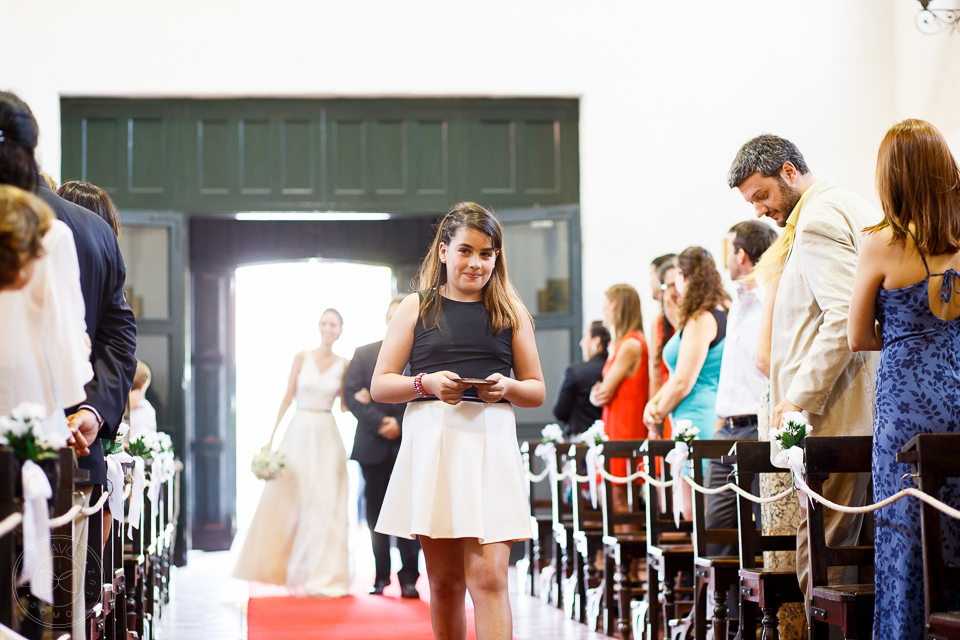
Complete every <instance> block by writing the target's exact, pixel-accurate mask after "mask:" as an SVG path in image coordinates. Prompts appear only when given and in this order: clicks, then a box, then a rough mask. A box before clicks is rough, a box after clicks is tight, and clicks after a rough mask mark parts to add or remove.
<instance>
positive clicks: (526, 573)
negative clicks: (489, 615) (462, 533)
mask: <svg viewBox="0 0 960 640" xmlns="http://www.w3.org/2000/svg"><path fill="white" fill-rule="evenodd" d="M539 443H540V442H539V440H525V441H523V442H521V443H520V456H521V458H522V459H523V468H524V470H525V471H526V472H527V473H531V474H533V475H536V474H538V473H540V472H541V471H543V469H544V467H545V465H544V464H543V461H542V460H541V459H540V458H539V457H538V456H536V455H534V451H535V450H536V447H537V445H538V444H539ZM549 483H550V479H549V478H547V479H545V480H543V481H542V482H540V483H534V482H528V483H527V486H528V489H527V491H528V496H529V499H530V518H531V522H530V524H531V528H532V530H533V538H531V539H530V540H526V541H524V543H523V558H522V559H521V560H520V561H519V562H517V572H518V573H520V574H521V576H520V579H521V584H520V587H521V588H520V591H521V592H522V593H526V594H527V595H531V596H536V595H538V588H537V585H538V580H537V578H538V576H539V575H540V571H541V570H543V568H544V567H545V566H547V562H545V560H548V559H549V553H548V552H549V550H550V548H551V545H549V544H547V541H550V540H552V539H553V503H552V502H551V500H549V499H547V498H541V497H538V495H537V494H538V491H537V488H538V485H539V486H543V487H546V486H549ZM168 488H169V487H168ZM170 493H171V494H172V492H170ZM172 508H173V503H172V501H170V500H168V501H167V513H166V521H167V522H168V523H172V522H173V512H172ZM168 549H170V550H172V540H171V541H170V546H169V547H168ZM169 571H170V553H167V554H165V559H164V567H163V575H162V578H161V581H162V585H163V590H164V599H165V600H166V598H168V597H169V596H168V595H167V594H168V590H169V587H168V585H167V583H168V582H169V575H170V574H169Z"/></svg>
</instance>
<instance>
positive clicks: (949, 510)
mask: <svg viewBox="0 0 960 640" xmlns="http://www.w3.org/2000/svg"><path fill="white" fill-rule="evenodd" d="M550 471H551V469H544V470H543V472H541V473H540V474H538V475H534V474H532V473H529V472H528V473H527V479H528V480H529V481H530V482H541V481H543V479H544V478H546V477H547V475H549V472H550ZM598 472H599V473H600V475H601V476H602V477H603V478H604V479H605V480H607V481H608V482H613V483H616V484H626V483H628V482H633V481H635V480H638V479H640V478H642V479H643V480H644V481H645V482H648V483H650V486H653V487H657V488H659V489H666V488H668V487H673V486H675V485H676V484H677V483H678V482H681V481H682V482H686V483H687V484H688V485H690V488H691V489H693V490H694V491H698V492H700V493H703V494H707V495H717V494H719V493H723V492H724V491H734V492H736V493H737V494H739V495H741V496H743V497H744V498H745V499H747V500H749V501H750V502H756V503H757V504H770V503H772V502H778V501H780V500H783V499H784V498H787V497H788V496H790V495H791V494H793V493H794V491H796V490H798V489H799V490H802V491H803V492H804V493H806V494H807V495H808V496H810V497H811V498H812V499H814V500H816V501H817V502H819V503H820V504H822V505H824V506H825V507H827V508H828V509H833V510H834V511H839V512H841V513H856V514H859V513H870V512H872V511H877V510H878V509H882V508H883V507H886V506H888V505H891V504H893V503H894V502H896V501H897V500H901V499H903V498H905V497H907V496H913V497H915V498H917V499H919V500H922V501H923V502H926V503H927V504H929V505H930V506H931V507H933V508H934V509H937V510H938V511H940V512H941V513H944V514H946V515H948V516H950V517H951V518H955V519H957V520H960V510H958V509H954V508H953V507H951V506H950V505H948V504H944V503H943V502H941V501H940V500H937V499H936V498H934V497H933V496H931V495H929V494H927V493H924V492H923V491H920V490H919V489H914V488H907V489H902V490H901V491H899V492H897V493H895V494H893V495H892V496H890V497H888V498H884V499H883V500H881V501H880V502H876V503H874V504H868V505H864V506H862V507H848V506H846V505H842V504H837V503H836V502H833V501H832V500H828V499H827V498H824V497H823V496H821V495H819V494H818V493H815V492H814V491H811V490H810V488H809V487H808V486H806V483H801V484H802V486H800V485H798V484H796V478H794V482H795V486H794V487H790V488H787V489H784V490H783V491H781V492H780V493H778V494H777V495H775V496H768V497H766V498H761V497H760V496H755V495H753V494H752V493H749V492H747V491H744V490H743V489H741V488H740V487H738V486H737V485H735V484H733V483H732V482H728V483H727V484H725V485H723V486H722V487H716V488H713V489H708V488H706V487H703V486H700V485H699V484H697V483H696V482H694V480H693V478H690V477H689V476H679V477H677V478H673V479H672V480H657V479H656V478H653V477H651V476H650V475H649V474H647V473H646V472H644V471H643V470H638V471H636V472H635V473H631V474H630V475H628V476H614V475H612V474H610V473H609V472H607V470H606V469H604V468H603V467H602V466H601V467H600V468H599V469H598ZM788 472H789V471H788V470H784V473H788ZM791 475H792V474H791ZM563 478H570V479H571V480H572V481H574V482H578V483H580V484H583V483H586V482H589V481H590V476H581V475H578V474H577V473H576V472H575V471H574V470H573V467H572V465H571V468H570V470H568V471H558V472H555V473H554V476H553V478H552V480H553V481H559V480H561V479H563Z"/></svg>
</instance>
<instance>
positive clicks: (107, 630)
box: [102, 463, 133, 640]
mask: <svg viewBox="0 0 960 640" xmlns="http://www.w3.org/2000/svg"><path fill="white" fill-rule="evenodd" d="M132 467H133V465H132V464H131V463H126V464H124V465H123V468H124V473H125V474H126V475H127V476H129V475H130V472H131V470H132ZM117 491H120V492H121V493H122V492H123V491H124V487H123V486H120V487H117ZM124 535H125V531H124V526H123V514H113V524H112V527H111V530H110V531H109V532H108V533H107V539H106V541H105V544H104V547H103V555H102V559H103V566H102V569H103V578H102V580H103V589H104V595H103V604H104V638H105V639H106V640H126V637H127V593H126V584H125V583H126V581H125V578H124V569H123V545H124V537H123V536H124Z"/></svg>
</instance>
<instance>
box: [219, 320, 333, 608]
mask: <svg viewBox="0 0 960 640" xmlns="http://www.w3.org/2000/svg"><path fill="white" fill-rule="evenodd" d="M342 331H343V318H341V316H340V314H339V313H338V312H337V311H336V310H335V309H327V310H326V311H324V312H323V315H322V316H320V335H321V337H322V343H321V345H320V347H319V348H318V349H314V350H313V351H304V352H302V353H298V354H297V356H296V357H295V358H294V361H293V368H292V370H291V371H290V384H289V386H288V389H287V394H286V396H285V397H284V398H283V403H282V404H281V405H280V413H279V415H278V416H277V423H276V425H275V426H274V428H273V433H272V434H271V435H270V442H269V443H268V444H267V446H268V447H269V446H272V444H273V436H274V435H275V434H276V432H277V426H279V424H280V421H281V420H282V419H283V416H284V414H286V412H287V409H289V408H290V403H291V402H292V401H293V400H294V398H296V401H297V410H296V413H295V414H294V416H293V419H292V420H291V421H290V425H289V426H288V427H287V431H286V433H285V434H284V436H283V440H282V441H281V442H280V446H279V448H278V451H279V452H280V453H282V454H284V456H285V457H286V467H285V468H284V469H283V471H282V472H281V473H280V475H279V477H277V478H276V479H274V480H270V481H268V482H267V486H266V487H265V488H264V490H263V495H262V496H261V498H260V504H259V505H258V506H257V511H256V513H255V514H254V516H253V523H252V524H251V526H250V531H249V533H248V534H247V538H246V540H245V541H244V544H243V549H242V550H241V551H240V558H239V560H238V562H237V567H236V569H234V572H233V575H234V576H235V577H237V578H240V579H241V580H248V581H257V582H266V583H270V584H279V585H285V586H286V587H287V588H289V589H291V590H294V591H297V592H306V594H307V595H310V596H316V597H328V598H335V597H340V596H345V595H347V593H348V592H349V589H350V555H349V549H348V543H349V540H348V532H349V529H348V524H347V493H348V480H347V454H346V451H345V449H344V447H343V440H342V439H341V438H340V432H339V430H338V429H337V424H336V422H335V421H334V419H333V414H332V413H330V410H331V409H332V408H333V401H334V400H335V399H336V398H337V397H338V396H341V394H342V392H343V378H344V375H345V374H346V371H347V360H346V359H345V358H341V357H340V356H337V355H336V354H334V353H333V350H332V347H333V343H334V342H336V340H337V338H339V337H340V334H341V333H342Z"/></svg>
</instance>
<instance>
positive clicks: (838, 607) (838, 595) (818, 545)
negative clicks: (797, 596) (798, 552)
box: [803, 436, 874, 640]
mask: <svg viewBox="0 0 960 640" xmlns="http://www.w3.org/2000/svg"><path fill="white" fill-rule="evenodd" d="M803 442H804V446H805V449H806V460H805V464H806V469H807V485H808V486H809V487H810V489H811V490H813V491H814V492H816V493H818V494H820V495H823V483H824V482H825V481H826V480H827V479H828V478H829V477H830V475H831V474H833V473H869V472H870V469H871V461H872V450H873V438H872V437H870V436H834V437H808V438H805V439H804V441H803ZM825 509H826V507H823V506H821V505H820V504H816V506H814V507H812V508H811V507H808V508H807V555H808V559H809V567H810V568H809V576H810V592H809V593H808V594H807V600H808V606H807V627H808V631H809V634H808V636H809V638H810V640H822V639H826V638H827V637H828V635H829V629H828V627H829V625H835V626H838V627H840V629H841V630H842V632H843V636H844V637H845V638H869V637H870V635H871V633H872V628H873V607H874V590H873V585H872V584H871V585H864V584H855V585H837V584H830V582H829V578H828V575H827V570H828V569H829V568H830V567H843V566H858V567H862V566H870V565H873V563H874V557H873V547H872V546H863V545H861V546H849V547H829V546H827V543H826V533H825V525H824V517H823V515H824V510H825Z"/></svg>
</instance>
